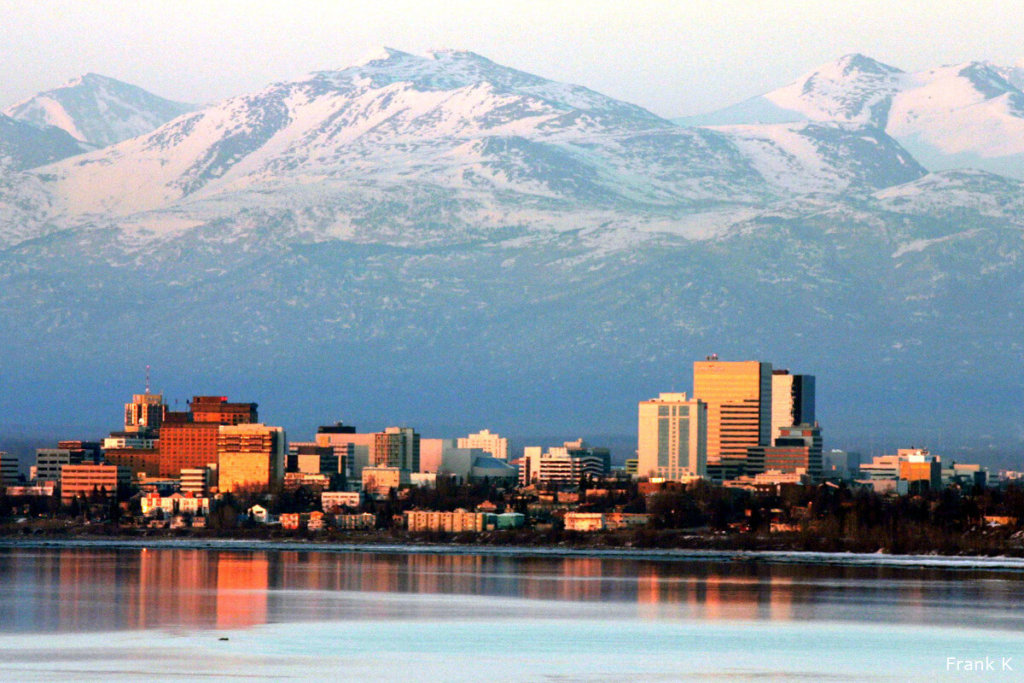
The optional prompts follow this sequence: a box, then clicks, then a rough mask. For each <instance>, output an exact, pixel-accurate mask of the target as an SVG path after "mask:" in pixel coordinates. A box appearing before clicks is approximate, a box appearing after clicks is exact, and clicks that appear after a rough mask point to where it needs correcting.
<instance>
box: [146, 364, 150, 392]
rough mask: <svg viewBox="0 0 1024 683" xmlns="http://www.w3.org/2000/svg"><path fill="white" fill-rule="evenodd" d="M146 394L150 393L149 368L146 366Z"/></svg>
mask: <svg viewBox="0 0 1024 683" xmlns="http://www.w3.org/2000/svg"><path fill="white" fill-rule="evenodd" d="M146 393H147V394H148V393H149V366H148V365H147V366H146Z"/></svg>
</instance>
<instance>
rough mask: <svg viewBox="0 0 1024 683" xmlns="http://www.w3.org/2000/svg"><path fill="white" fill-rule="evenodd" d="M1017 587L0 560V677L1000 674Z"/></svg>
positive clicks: (379, 562)
mask: <svg viewBox="0 0 1024 683" xmlns="http://www.w3.org/2000/svg"><path fill="white" fill-rule="evenodd" d="M1009 566H1010V567H1012V566H1013V563H1012V562H1010V563H1009ZM1022 589H1024V572H1021V571H1017V570H1012V569H1008V568H1004V569H976V568H966V567H913V566H911V567H903V566H872V565H852V566H836V565H830V564H822V563H809V564H800V563H797V562H795V561H793V560H792V558H790V561H787V562H784V563H774V562H764V561H757V560H751V559H747V560H743V561H732V560H730V559H726V558H720V557H719V558H711V559H709V558H702V557H690V558H686V559H678V560H672V561H667V560H665V559H638V558H629V557H625V558H624V557H599V556H576V557H557V556H543V555H541V556H530V555H528V556H521V555H517V554H515V553H499V554H493V555H479V554H472V553H466V552H462V553H458V554H429V553H428V554H424V553H406V552H399V551H394V552H355V551H340V552H316V551H306V550H293V549H276V550H241V549H216V548H215V549H195V548H184V547H177V548H141V547H122V548H106V547H96V546H84V547H58V548H43V547H18V546H14V547H0V679H3V680H53V679H61V680H68V679H80V680H83V679H84V680H109V679H112V678H125V679H127V678H133V679H138V678H139V677H140V676H145V677H147V678H153V677H158V678H168V679H174V680H181V679H186V678H196V677H207V676H210V675H213V676H217V677H235V676H238V677H245V678H252V677H262V678H265V679H275V680H276V679H281V678H297V679H307V678H327V679H331V680H351V679H355V678H374V679H377V680H430V681H435V680H467V681H468V680H475V681H479V680H481V679H483V680H559V681H562V680H600V681H606V680H621V679H623V678H626V677H631V678H633V679H640V680H707V679H709V678H711V679H719V680H764V679H769V680H811V681H818V680H851V681H860V680H893V681H902V680H985V681H987V680H1007V681H1012V680H1022V679H1024V673H1022V672H1024V607H1022V605H1024V600H1022V598H1024V590H1022ZM225 638H226V640H224V639H225ZM1007 657H1009V658H1010V659H1009V661H1008V662H1007V661H1006V660H1005V659H1004V658H1007ZM986 658H987V659H986ZM958 661H959V662H960V663H959V664H958V663H957V662H958ZM968 666H969V667H970V668H971V669H972V670H970V671H968V670H966V669H967V667H968ZM1006 666H1009V668H1010V670H1005V667H1006ZM990 667H991V668H990ZM978 668H984V669H986V670H984V671H976V670H974V669H978Z"/></svg>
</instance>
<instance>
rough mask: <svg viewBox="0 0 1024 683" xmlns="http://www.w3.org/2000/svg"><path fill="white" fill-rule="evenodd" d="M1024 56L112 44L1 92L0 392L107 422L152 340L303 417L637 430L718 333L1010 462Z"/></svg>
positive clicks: (228, 386) (906, 433) (824, 400)
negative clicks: (219, 61) (256, 61)
mask: <svg viewBox="0 0 1024 683" xmlns="http://www.w3.org/2000/svg"><path fill="white" fill-rule="evenodd" d="M1021 81H1022V78H1021V72H1020V71H1019V70H1014V69H1012V68H1002V67H997V66H993V65H988V64H984V63H972V64H967V65H959V66H954V67H942V68H936V69H934V70H931V71H927V72H921V73H916V74H907V73H904V72H902V71H900V70H899V69H896V68H894V67H890V66H887V65H884V64H881V63H879V62H876V61H874V60H871V59H870V58H867V57H864V56H862V55H849V56H846V57H842V58H841V59H839V60H837V61H836V62H834V63H832V64H828V65H825V66H823V67H821V68H819V69H817V70H815V71H814V72H812V73H811V74H809V75H807V76H806V77H804V78H802V79H800V80H798V81H797V82H795V83H794V84H791V85H789V86H785V87H783V88H780V89H779V90H777V91H773V92H772V93H768V94H766V95H764V96H761V97H760V98H754V99H753V100H748V101H747V102H743V103H740V104H738V105H736V106H734V107H730V108H727V109H725V110H722V111H720V112H716V113H712V114H709V115H707V116H704V117H700V118H699V119H688V120H677V121H670V120H667V119H664V118H661V117H658V116H656V115H654V114H653V113H651V112H649V111H647V110H645V109H643V108H641V107H638V106H635V105H632V104H629V103H625V102H621V101H617V100H615V99H612V98H609V97H606V96H604V95H601V94H600V93H597V92H594V91H592V90H589V89H587V88H584V87H581V86H576V85H568V84H562V83H557V82H553V81H550V80H547V79H544V78H541V77H538V76H534V75H531V74H527V73H524V72H521V71H517V70H515V69H511V68H508V67H505V66H502V65H498V64H495V63H493V62H491V61H489V60H487V59H486V58H484V57H482V56H480V55H476V54H473V53H468V52H456V51H441V52H435V53H430V54H428V55H425V56H418V55H411V54H407V53H403V52H400V51H397V50H388V49H385V50H383V51H381V52H380V53H379V54H374V55H371V56H370V57H368V58H367V59H365V60H362V61H361V62H359V63H357V64H355V65H352V66H350V67H347V68H344V69H340V70H334V71H318V72H314V73H311V74H309V75H308V76H306V77H304V78H301V79H297V80H294V81H286V82H280V83H273V84H271V85H269V86H267V87H266V88H264V89H263V90H261V91H259V92H255V93H250V94H245V95H240V96H237V97H233V98H230V99H228V100H225V101H222V102H218V103H214V104H211V105H208V106H203V107H190V106H187V105H182V104H177V103H173V102H169V101H168V100H164V99H162V98H158V97H156V96H152V95H149V94H148V93H145V92H144V91H141V90H140V89H138V88H135V87H134V86H128V85H127V84H120V83H119V82H117V81H114V80H113V79H107V78H104V77H98V76H94V75H90V76H85V77H83V78H81V79H78V80H76V81H72V82H71V83H69V84H68V85H66V86H64V87H63V88H58V89H56V90H54V91H50V92H48V93H42V94H40V95H39V96H37V97H35V98H30V99H29V100H27V101H26V102H23V103H21V104H19V105H14V106H12V107H9V108H7V109H6V110H5V116H4V117H3V118H0V157H2V158H3V161H2V162H0V338H2V339H4V340H6V343H5V344H4V346H5V351H4V352H3V354H0V383H2V384H0V386H3V392H2V396H0V410H2V411H3V414H4V415H5V416H7V417H6V420H7V421H8V422H9V423H22V424H27V423H31V422H32V421H33V420H38V419H39V417H38V416H40V415H51V416H53V417H52V418H50V420H51V421H57V420H59V419H61V418H59V417H57V416H58V415H67V416H73V417H68V418H65V419H64V421H65V422H66V423H72V424H81V425H89V426H90V427H91V426H93V425H96V426H98V425H108V428H113V427H116V426H117V425H116V423H117V415H118V410H117V406H119V405H120V403H123V402H124V400H126V395H127V394H128V393H131V392H132V391H138V390H139V386H138V385H139V384H140V375H141V372H140V368H143V367H144V366H145V365H150V364H151V365H153V367H154V370H155V372H154V375H155V378H156V380H157V386H158V387H160V388H162V389H163V390H164V392H165V394H167V395H169V396H173V397H180V399H182V400H183V399H184V398H185V397H187V396H189V395H191V393H206V392H209V393H225V394H230V395H232V396H233V397H236V398H237V399H238V400H247V401H248V400H258V401H260V402H261V403H262V404H263V407H262V409H261V410H262V412H263V415H264V417H266V418H267V419H268V420H270V421H274V422H276V423H283V424H285V425H286V426H289V427H290V428H292V429H293V436H297V437H300V438H301V434H302V433H305V432H307V431H309V430H312V428H313V427H314V425H315V424H316V423H323V422H327V421H333V420H335V419H345V420H346V421H347V422H356V423H357V424H358V425H359V426H364V425H365V426H367V427H372V428H375V427H379V426H383V424H384V422H387V423H389V424H397V423H404V424H411V425H414V426H417V427H419V428H420V429H421V431H423V432H424V433H427V434H428V435H430V434H434V433H437V434H440V433H442V432H443V433H445V434H448V433H449V432H450V433H458V432H462V431H466V430H467V429H475V428H477V427H479V426H489V427H491V428H492V429H499V430H503V431H506V432H509V431H512V432H515V431H517V430H518V431H519V433H524V432H526V433H565V434H566V436H570V435H573V434H576V433H581V434H585V435H586V434H589V435H599V434H617V433H628V432H630V431H631V430H633V429H635V419H636V418H635V410H636V402H637V401H638V400H642V399H646V398H649V397H650V396H651V395H654V394H656V393H657V392H659V391H669V390H685V389H687V388H688V387H689V383H690V377H691V375H690V368H691V364H692V361H694V360H698V359H700V358H702V357H703V356H704V355H706V354H708V353H712V352H717V353H718V354H719V356H720V357H722V358H723V359H732V360H744V359H763V360H770V361H773V362H775V363H776V364H777V365H779V366H783V367H789V368H790V369H791V370H793V371H795V372H808V373H811V374H815V375H817V376H818V387H819V389H818V391H819V406H818V414H819V419H821V421H822V425H823V428H824V430H825V436H826V445H827V446H850V447H860V448H862V449H863V450H867V451H873V450H880V449H884V448H892V447H896V446H897V445H920V446H932V447H933V449H934V450H937V451H940V452H941V451H942V449H946V452H947V453H948V454H951V455H954V456H956V457H975V456H980V457H981V458H982V459H984V458H988V459H990V460H992V461H993V462H1015V460H1014V459H1015V458H1018V457H1019V456H1021V455H1024V418H1022V414H1021V410H1020V408H1019V406H1020V405H1022V399H1024V382H1022V379H1021V378H1022V375H1021V372H1020V371H1021V366H1022V363H1021V361H1022V358H1024V356H1022V351H1024V348H1022V345H1024V342H1022V341H1021V332H1022V325H1021V322H1020V320H1019V315H1020V314H1019V312H1018V310H1019V304H1020V302H1021V300H1022V294H1024V291H1022V290H1024V288H1022V283H1024V278H1022V275H1024V272H1022V268H1024V241H1022V238H1024V232H1022V230H1024V213H1022V208H1024V206H1022V205H1024V192H1022V182H1021V178H1024V128H1022V127H1021V126H1024V113H1022V110H1024V108H1022V107H1021V102H1022V101H1024V99H1022V98H1024V95H1022V94H1021V91H1020V87H1021ZM68 92H73V95H72V94H67V93H68ZM55 103H56V104H55ZM112 103H119V104H120V105H123V106H113V104H112ZM680 124H682V125H680ZM1000 140H1001V142H1000ZM968 161H969V162H970V163H967V162H968Z"/></svg>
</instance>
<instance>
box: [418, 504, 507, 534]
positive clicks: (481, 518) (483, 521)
mask: <svg viewBox="0 0 1024 683" xmlns="http://www.w3.org/2000/svg"><path fill="white" fill-rule="evenodd" d="M496 518H497V515H495V514H493V513H490V512H469V511H467V510H464V509H462V508H459V509H458V510H455V511H454V512H437V511H434V510H409V511H407V512H406V513H405V528H406V529H408V530H409V531H447V532H449V533H459V532H463V531H487V530H488V529H493V528H495V526H496V525H497V519H496Z"/></svg>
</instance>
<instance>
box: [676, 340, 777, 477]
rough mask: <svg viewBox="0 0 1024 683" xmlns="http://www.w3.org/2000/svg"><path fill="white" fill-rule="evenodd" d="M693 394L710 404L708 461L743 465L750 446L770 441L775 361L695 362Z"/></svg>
mask: <svg viewBox="0 0 1024 683" xmlns="http://www.w3.org/2000/svg"><path fill="white" fill-rule="evenodd" d="M693 397H694V398H697V399H700V400H701V401H704V402H705V403H707V406H708V451H707V456H708V464H709V465H721V466H723V467H731V466H736V467H740V468H742V466H743V465H744V464H745V463H746V459H747V449H748V448H751V447H754V446H767V445H768V444H769V443H770V442H771V441H770V439H771V408H772V364H771V363H762V362H759V361H740V362H726V361H720V360H718V359H717V358H715V357H709V358H708V359H707V360H705V361H697V362H695V363H694V364H693Z"/></svg>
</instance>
